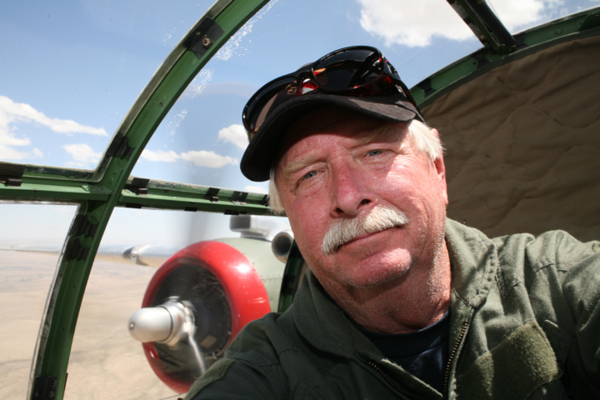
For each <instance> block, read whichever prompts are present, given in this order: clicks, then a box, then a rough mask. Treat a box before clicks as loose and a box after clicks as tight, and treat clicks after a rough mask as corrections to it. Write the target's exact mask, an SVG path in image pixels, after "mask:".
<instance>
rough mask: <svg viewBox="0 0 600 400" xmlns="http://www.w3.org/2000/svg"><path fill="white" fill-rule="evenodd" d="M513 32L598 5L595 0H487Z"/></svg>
mask: <svg viewBox="0 0 600 400" xmlns="http://www.w3.org/2000/svg"><path fill="white" fill-rule="evenodd" d="M487 2H488V5H489V6H490V8H491V9H492V10H493V11H494V12H495V13H496V15H497V16H498V17H499V18H500V20H501V21H502V23H503V24H504V26H506V28H507V29H508V31H509V32H510V33H512V34H515V33H518V32H521V31H523V30H526V29H529V28H532V27H534V26H536V25H540V24H543V23H545V22H549V21H552V20H555V19H558V18H562V17H565V16H567V15H569V14H573V13H575V12H579V11H583V10H585V9H587V8H591V7H595V6H597V5H598V2H597V1H594V0H561V1H556V0H524V1H522V0H519V1H506V0H487Z"/></svg>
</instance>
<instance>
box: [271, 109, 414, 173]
mask: <svg viewBox="0 0 600 400" xmlns="http://www.w3.org/2000/svg"><path fill="white" fill-rule="evenodd" d="M406 127H407V124H406V123H402V122H400V123H397V122H393V123H392V122H387V121H382V120H380V119H376V118H373V117H369V116H365V115H362V114H358V113H356V112H352V111H349V110H345V109H343V108H338V107H329V106H328V107H323V108H319V109H317V110H314V111H312V112H310V113H307V114H306V115H304V116H303V117H302V118H300V119H299V120H297V121H296V122H295V123H294V124H293V125H291V126H290V127H289V129H288V130H287V132H286V133H285V134H284V137H283V139H282V141H281V144H280V145H279V148H278V151H277V155H276V157H275V162H274V164H273V165H274V166H277V167H281V165H280V163H281V161H282V159H283V157H284V156H285V154H286V153H287V152H288V151H289V150H290V149H291V148H292V147H293V146H294V145H295V144H296V143H298V142H300V141H302V140H303V139H306V138H308V137H311V136H315V135H320V134H334V135H340V136H346V137H350V138H352V139H355V140H356V141H357V143H360V144H367V143H370V142H373V141H376V140H381V139H383V138H386V139H388V140H402V139H403V137H404V135H405V134H406V131H407V129H406Z"/></svg>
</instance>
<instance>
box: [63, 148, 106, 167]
mask: <svg viewBox="0 0 600 400" xmlns="http://www.w3.org/2000/svg"><path fill="white" fill-rule="evenodd" d="M63 149H65V150H66V152H67V153H69V154H70V155H71V156H72V157H73V159H74V160H75V161H79V162H83V163H87V162H97V161H98V160H100V156H101V155H102V154H100V153H96V152H95V151H94V149H92V148H91V147H90V146H89V145H87V144H85V143H79V144H66V145H64V146H63ZM76 164H77V165H81V164H80V163H76ZM71 165H73V163H71Z"/></svg>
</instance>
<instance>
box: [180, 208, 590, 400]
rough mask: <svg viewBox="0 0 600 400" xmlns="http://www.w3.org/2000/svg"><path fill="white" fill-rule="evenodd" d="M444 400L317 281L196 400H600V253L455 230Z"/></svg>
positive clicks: (243, 336)
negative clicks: (360, 326)
mask: <svg viewBox="0 0 600 400" xmlns="http://www.w3.org/2000/svg"><path fill="white" fill-rule="evenodd" d="M446 243H447V246H448V250H449V252H450V259H451V264H452V288H453V289H452V304H451V329H450V360H449V362H448V367H447V372H446V382H445V390H444V391H445V393H444V394H441V393H439V392H438V391H436V390H435V389H433V388H432V387H430V386H429V385H427V384H426V383H424V382H422V381H420V380H419V379H418V378H416V377H414V376H412V375H411V374H410V373H408V372H406V371H405V370H403V369H402V368H401V367H399V366H397V365H396V364H394V363H392V362H390V361H388V360H386V359H385V358H384V356H383V355H382V354H381V352H380V351H379V350H378V349H377V348H376V347H375V345H373V343H371V342H370V341H369V340H368V339H367V338H366V337H365V336H364V335H363V334H361V333H360V332H359V331H358V330H357V329H356V328H355V327H354V326H353V325H352V323H351V322H350V320H349V319H348V317H347V316H346V314H345V313H344V312H343V311H342V310H341V309H340V308H339V307H338V306H337V305H336V304H335V303H334V302H333V301H332V300H331V298H330V297H329V296H328V295H327V293H326V292H325V291H324V290H323V288H322V287H321V285H320V284H319V282H318V281H317V280H316V278H315V277H314V275H312V274H311V273H309V274H307V276H305V281H304V282H303V284H302V285H301V287H300V289H299V291H298V294H297V296H296V299H295V301H294V304H293V305H292V307H290V309H289V310H288V311H286V312H285V313H283V314H275V313H272V314H267V315H266V316H265V317H263V318H262V319H260V320H258V321H255V322H252V323H250V324H248V325H247V326H246V327H245V328H244V329H243V330H242V332H241V333H240V334H239V335H238V336H237V337H236V338H235V340H234V341H233V343H232V344H231V346H230V348H229V350H228V351H227V355H226V358H224V359H222V360H220V361H218V362H217V363H215V365H213V367H212V368H211V369H210V370H209V371H208V372H207V373H206V374H205V375H204V376H202V377H201V378H200V379H199V380H198V381H196V383H195V384H194V385H193V386H192V388H191V390H190V392H189V393H188V396H187V399H192V398H193V399H197V400H201V399H324V400H330V399H370V400H382V399H441V398H443V397H444V398H450V399H461V400H462V399H488V398H490V399H491V398H494V399H511V400H514V399H525V398H530V399H542V398H543V399H566V398H577V399H580V398H582V399H587V398H589V399H600V346H599V344H600V243H597V242H590V243H581V242H579V241H577V240H575V239H574V238H572V237H571V236H570V235H568V234H567V233H565V232H561V231H555V232H549V233H545V234H543V235H541V236H539V237H537V238H535V237H534V236H532V235H528V234H519V235H511V236H504V237H499V238H495V239H489V238H487V237H486V236H485V235H484V234H483V233H481V232H479V231H478V230H476V229H473V228H468V227H466V226H463V225H461V224H459V223H457V222H454V221H451V220H448V221H447V224H446Z"/></svg>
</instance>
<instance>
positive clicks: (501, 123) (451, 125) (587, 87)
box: [423, 36, 600, 240]
mask: <svg viewBox="0 0 600 400" xmlns="http://www.w3.org/2000/svg"><path fill="white" fill-rule="evenodd" d="M599 95H600V37H597V36H595V37H590V38H585V39H580V40H575V41H570V42H566V43H562V44H558V45H556V46H553V47H550V48H546V49H545V50H542V51H539V52H537V53H534V54H531V55H529V56H527V57H524V58H522V59H519V60H516V61H514V62H511V63H509V64H506V65H503V66H501V67H498V68H495V69H493V70H491V71H489V72H488V73H486V74H484V75H482V76H480V77H478V78H476V79H474V80H472V81H470V82H468V83H466V84H464V85H462V86H461V87H459V88H457V89H455V90H453V91H452V92H450V93H447V94H445V95H443V96H442V97H440V98H439V99H437V100H436V101H435V102H434V103H432V104H431V105H429V106H428V107H426V108H425V109H424V110H423V113H424V115H425V118H426V119H427V121H428V123H429V124H430V125H431V126H433V127H435V128H438V129H439V131H440V134H441V137H442V141H443V143H444V145H445V148H446V156H445V160H446V168H447V180H448V189H449V196H450V206H449V208H448V215H449V216H450V217H451V218H454V219H456V220H458V221H463V222H466V223H467V224H468V225H471V226H475V227H477V228H479V229H481V230H483V231H484V232H485V233H487V234H489V235H492V236H497V235H502V234H507V233H511V232H531V233H534V234H538V233H541V232H544V231H547V230H551V229H564V230H567V231H569V232H570V233H571V234H573V235H574V236H576V237H578V238H580V239H583V240H588V239H600V122H599V120H598V119H599V117H600V101H599V99H598V97H599Z"/></svg>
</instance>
